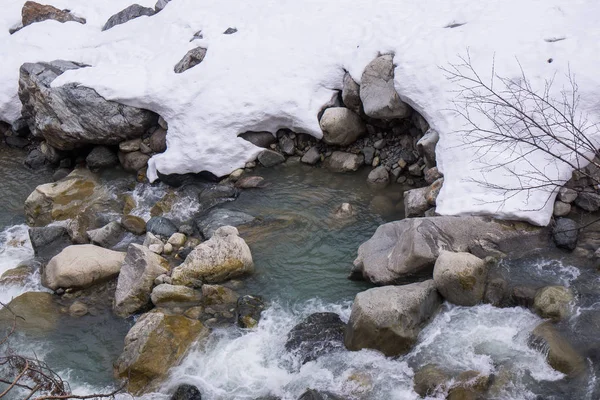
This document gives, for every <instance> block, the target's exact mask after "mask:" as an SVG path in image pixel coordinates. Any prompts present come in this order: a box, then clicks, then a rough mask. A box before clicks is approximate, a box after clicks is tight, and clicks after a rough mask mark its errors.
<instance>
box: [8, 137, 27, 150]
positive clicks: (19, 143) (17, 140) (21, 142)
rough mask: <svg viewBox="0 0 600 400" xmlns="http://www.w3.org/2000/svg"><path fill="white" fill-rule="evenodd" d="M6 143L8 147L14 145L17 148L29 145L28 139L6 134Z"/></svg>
mask: <svg viewBox="0 0 600 400" xmlns="http://www.w3.org/2000/svg"><path fill="white" fill-rule="evenodd" d="M6 144H7V145H8V146H9V147H16V148H18V149H22V148H25V147H27V146H29V140H27V139H25V138H22V137H18V136H8V137H6Z"/></svg>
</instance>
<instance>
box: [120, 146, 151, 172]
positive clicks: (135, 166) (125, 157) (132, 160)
mask: <svg viewBox="0 0 600 400" xmlns="http://www.w3.org/2000/svg"><path fill="white" fill-rule="evenodd" d="M149 159H150V156H149V155H148V154H144V153H142V152H141V151H132V152H131V153H123V152H122V151H119V162H120V163H121V165H122V166H123V169H124V170H125V171H131V172H137V171H139V170H140V169H142V168H144V167H146V165H148V160H149Z"/></svg>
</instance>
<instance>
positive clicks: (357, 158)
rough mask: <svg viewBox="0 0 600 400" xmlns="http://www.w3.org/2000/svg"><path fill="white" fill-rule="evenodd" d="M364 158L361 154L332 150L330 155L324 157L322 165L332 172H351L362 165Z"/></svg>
mask: <svg viewBox="0 0 600 400" xmlns="http://www.w3.org/2000/svg"><path fill="white" fill-rule="evenodd" d="M364 159H365V157H364V156H363V155H362V154H352V153H346V152H343V151H334V152H333V153H332V154H331V156H330V157H328V158H326V159H325V161H324V162H323V165H324V166H325V168H327V169H329V170H331V171H333V172H353V171H357V170H358V169H359V168H360V167H361V166H362V165H363V161H364Z"/></svg>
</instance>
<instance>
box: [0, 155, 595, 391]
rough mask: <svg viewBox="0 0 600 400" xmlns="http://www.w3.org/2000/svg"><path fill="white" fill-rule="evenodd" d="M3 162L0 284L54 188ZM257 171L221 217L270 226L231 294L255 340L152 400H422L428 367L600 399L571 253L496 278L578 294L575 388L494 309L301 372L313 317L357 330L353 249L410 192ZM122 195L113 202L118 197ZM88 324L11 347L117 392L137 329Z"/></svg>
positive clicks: (586, 306)
mask: <svg viewBox="0 0 600 400" xmlns="http://www.w3.org/2000/svg"><path fill="white" fill-rule="evenodd" d="M0 150H5V149H0ZM5 154H7V153H0V171H2V173H3V175H4V176H7V175H8V174H9V173H10V174H14V175H12V176H13V178H14V179H12V178H11V179H4V180H3V181H2V182H0V185H2V186H0V190H2V193H3V195H4V196H3V199H4V204H3V205H2V206H3V208H0V226H2V230H3V231H2V233H1V234H0V249H1V250H0V272H3V271H5V270H7V269H9V268H12V267H14V266H16V265H17V264H18V263H19V262H20V261H22V260H24V259H27V258H29V257H31V256H32V250H31V246H30V243H29V242H28V238H27V229H26V227H25V226H24V225H21V224H22V223H23V221H24V218H23V213H22V204H23V201H24V200H25V198H26V196H27V195H28V194H29V193H30V192H31V190H33V188H34V187H35V186H36V185H37V184H39V183H42V182H46V181H49V180H50V178H49V175H44V174H43V173H32V172H30V171H28V170H27V169H26V168H24V167H22V166H21V161H20V160H19V159H18V158H19V157H18V156H19V154H16V153H15V154H11V155H9V156H6V157H5ZM256 173H257V174H260V175H261V176H263V177H264V178H265V181H266V183H267V186H266V187H264V188H261V189H252V190H245V191H244V192H242V194H241V195H240V197H239V198H238V199H237V200H236V201H234V202H230V203H225V204H223V205H221V206H220V207H223V208H227V209H231V210H237V211H243V212H246V213H249V214H251V215H253V216H255V217H256V218H257V219H258V220H259V221H260V222H261V223H260V224H257V225H256V226H253V227H251V228H249V229H242V228H240V232H241V234H242V235H243V236H244V237H245V238H246V240H247V242H248V244H249V246H250V248H251V250H252V254H253V258H254V261H255V264H256V272H255V273H254V274H253V275H252V276H250V277H248V278H245V279H242V280H241V282H240V283H239V286H238V288H237V289H236V290H237V291H238V292H239V293H241V294H245V293H248V294H254V295H261V296H263V297H264V298H265V300H266V301H267V302H268V308H267V309H266V311H265V312H264V313H263V316H262V319H261V322H260V324H259V326H258V327H257V328H256V329H255V330H252V331H245V330H241V329H238V328H236V327H229V328H221V329H216V330H215V331H214V332H213V335H212V336H211V338H210V339H209V342H208V343H206V344H204V345H203V346H199V345H197V346H194V347H193V348H192V349H191V350H190V352H189V354H188V355H187V356H186V357H185V359H184V360H183V362H182V364H181V365H180V366H178V367H175V368H174V369H173V370H172V371H171V374H170V377H169V378H168V379H167V381H166V382H165V383H164V384H163V385H162V387H160V389H159V390H158V391H157V392H156V393H151V394H148V395H146V396H144V399H158V400H162V399H168V398H169V394H170V393H172V391H173V390H174V388H175V387H176V386H177V385H179V384H181V383H191V384H195V385H197V386H198V387H199V388H200V390H201V392H202V396H203V399H209V400H217V399H219V400H221V399H223V400H224V399H257V398H260V397H266V396H275V398H283V399H294V400H295V399H296V398H298V396H299V395H300V394H302V393H303V392H304V391H305V390H306V389H307V388H313V389H320V390H327V391H331V392H334V393H337V394H339V395H341V396H344V397H345V398H349V399H382V400H387V399H399V400H403V399H417V398H419V397H418V395H417V394H416V393H415V392H414V391H413V375H414V372H415V371H416V370H417V369H418V368H420V367H422V366H424V365H426V364H429V363H435V364H438V365H440V366H442V367H443V368H444V369H445V370H446V371H447V372H448V373H449V374H450V375H451V376H452V377H456V376H457V375H458V374H459V373H460V372H464V371H470V370H475V371H480V372H482V373H484V374H493V375H495V376H504V377H507V378H506V382H507V383H506V384H505V385H496V387H494V388H493V390H492V391H490V395H489V396H491V397H490V398H494V399H535V400H538V399H556V400H558V399H589V400H595V399H598V398H599V397H600V391H599V390H598V384H597V381H596V379H597V376H598V362H599V359H600V351H599V350H598V338H597V332H598V330H599V329H600V280H599V277H598V274H597V272H596V271H595V269H593V268H591V269H590V268H578V266H579V265H578V264H576V263H574V261H573V260H572V259H569V258H566V257H565V255H564V254H563V253H556V254H545V255H544V257H531V258H530V259H528V260H519V261H505V262H503V263H502V264H501V268H500V273H501V274H502V275H504V276H506V277H507V278H508V279H509V281H510V282H517V283H518V284H530V285H534V286H535V285H538V286H544V285H548V284H562V285H567V286H570V287H571V288H572V289H573V290H574V291H575V293H576V295H577V300H576V305H575V309H574V313H573V317H571V318H570V319H569V320H567V321H564V322H562V323H561V324H559V326H558V327H559V329H560V330H561V332H563V334H565V336H567V337H569V339H571V342H572V343H573V344H574V346H575V347H576V349H577V350H578V351H580V352H581V353H582V354H585V355H586V357H587V361H588V363H589V365H590V368H589V371H587V372H586V374H585V376H584V377H582V378H580V379H578V380H576V381H573V380H569V379H567V378H565V377H564V376H563V375H562V374H560V373H558V372H556V371H554V370H553V369H552V368H551V367H549V366H548V364H547V363H546V362H545V357H544V355H543V354H542V353H541V352H540V351H536V350H533V349H531V348H530V347H529V346H528V345H527V341H528V336H529V334H530V333H531V331H532V330H533V328H534V327H535V326H536V325H537V324H539V323H540V322H541V321H542V320H541V319H540V318H539V317H538V316H536V315H534V314H533V313H531V312H530V311H528V310H526V309H524V308H520V307H517V308H505V309H500V308H494V307H491V306H489V305H480V306H476V307H456V306H451V305H448V304H445V305H444V306H443V309H442V311H441V312H440V313H439V314H438V315H437V316H436V317H435V318H434V319H433V320H432V321H431V323H430V324H429V325H428V326H427V327H426V328H425V329H424V330H423V331H422V333H421V335H420V336H419V340H418V343H417V345H416V346H415V348H414V349H413V350H412V351H411V352H410V353H409V354H407V355H405V356H402V357H398V358H386V357H384V356H382V355H381V354H380V353H378V352H376V351H370V350H363V351H360V352H348V351H338V352H334V353H331V354H329V355H326V356H323V357H321V358H319V359H318V360H316V361H312V362H309V363H306V364H304V365H303V366H301V367H299V366H298V365H299V364H298V362H297V360H295V359H294V357H293V356H292V355H290V354H289V353H288V352H286V351H285V348H284V345H285V342H286V339H287V333H288V332H289V330H290V329H291V328H292V327H293V326H294V325H295V324H297V323H299V322H300V321H302V320H303V319H304V318H305V317H307V316H308V315H310V314H311V313H314V312H318V311H333V312H336V313H338V314H340V316H341V317H342V319H343V320H347V319H348V318H349V315H350V306H351V301H352V299H353V297H354V295H355V294H356V293H357V292H359V291H361V290H365V289H366V288H368V287H369V286H368V285H367V284H365V283H363V282H353V281H350V280H348V279H347V275H348V272H349V271H350V268H351V265H352V261H353V259H354V258H355V256H356V249H357V248H358V246H359V245H360V244H361V243H363V242H364V241H365V240H367V239H368V238H369V237H370V236H371V235H372V234H373V232H374V231H375V229H376V228H377V226H379V225H380V224H382V223H384V222H387V221H391V220H396V219H400V218H402V217H403V215H402V207H401V204H402V199H401V195H400V193H401V191H402V188H400V187H399V186H396V185H393V186H390V187H389V188H388V189H387V190H384V191H374V190H372V189H370V188H369V187H368V186H367V185H366V184H365V180H366V172H363V173H358V174H354V175H338V174H330V173H328V172H326V171H323V170H320V169H315V168H312V167H307V166H304V165H299V164H293V163H292V164H291V165H282V166H279V167H276V168H272V169H258V170H257V171H256ZM19 174H20V175H19ZM116 178H118V176H116V177H114V176H113V177H111V176H105V178H104V179H107V180H111V179H116ZM109 186H110V184H109ZM114 187H115V189H114V190H115V191H118V190H122V188H123V185H115V186H114ZM117 188H119V189H117ZM168 192H169V189H168V188H167V187H166V186H164V185H154V186H150V185H140V184H138V185H137V187H136V188H135V189H134V190H133V191H132V192H131V194H132V195H133V197H134V198H135V199H136V200H137V202H138V207H137V208H136V209H135V210H134V213H136V214H138V215H142V216H144V217H146V218H147V217H149V209H150V207H151V206H152V205H153V204H154V203H155V202H157V201H159V200H160V199H161V198H163V197H164V196H165V195H166V194H167V193H168ZM185 193H186V192H185V190H181V191H179V197H178V198H177V199H176V200H175V203H174V205H173V207H172V211H170V212H169V213H168V214H167V216H168V217H171V218H173V219H175V220H178V221H180V222H186V221H188V220H190V219H191V218H192V217H193V216H194V214H195V213H196V212H197V211H198V204H197V201H196V198H195V193H194V192H193V191H192V192H191V194H189V195H188V196H186V195H185ZM343 202H348V203H350V204H352V205H353V207H354V215H353V216H352V217H351V218H346V219H338V218H335V217H334V216H333V214H334V211H335V209H336V208H337V207H338V206H339V205H340V204H341V203H343ZM129 239H131V238H129ZM129 239H128V240H129ZM36 279H39V277H35V276H34V277H33V278H32V280H31V281H30V282H29V283H28V284H27V285H26V287H22V286H20V287H12V288H10V289H5V288H2V292H1V293H0V301H3V302H6V301H9V300H10V298H12V297H13V296H16V295H18V294H20V293H22V292H24V291H28V290H43V288H41V287H40V286H39V283H38V281H36ZM93 314H94V315H87V316H84V317H82V318H80V319H73V318H70V317H68V316H66V315H63V316H60V317H58V318H59V321H60V322H59V323H58V324H57V327H56V329H54V330H52V331H49V332H46V333H44V334H43V335H41V336H39V335H38V336H36V337H27V338H23V337H18V338H16V343H15V345H14V347H15V348H16V349H17V350H21V351H30V352H31V351H35V352H36V354H38V356H40V357H42V358H43V359H45V360H47V361H48V362H50V363H51V364H52V366H53V367H54V368H55V369H57V371H59V372H60V373H61V374H63V375H64V376H65V377H66V378H68V379H69V381H70V382H71V386H72V388H73V389H74V390H75V391H77V392H78V393H80V394H86V393H93V392H98V391H102V390H104V391H106V390H109V389H110V388H112V387H114V386H115V385H116V383H115V382H114V381H112V378H111V376H112V368H111V364H112V362H113V361H114V360H115V359H116V357H118V355H119V353H120V352H121V350H122V346H123V338H124V336H125V334H126V332H127V330H128V329H129V327H130V326H131V324H132V323H133V321H132V320H120V319H117V318H115V317H113V316H112V313H111V312H110V309H109V306H107V307H105V308H99V309H98V310H95V312H94V313H93ZM121 397H122V398H123V399H126V398H130V397H129V396H121ZM440 398H443V395H442V396H441V397H440Z"/></svg>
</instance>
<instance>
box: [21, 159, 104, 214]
mask: <svg viewBox="0 0 600 400" xmlns="http://www.w3.org/2000/svg"><path fill="white" fill-rule="evenodd" d="M108 202H110V194H109V193H108V192H107V191H106V190H104V188H103V187H101V186H100V185H99V183H98V181H97V180H96V177H95V176H94V175H93V174H92V173H91V172H89V171H87V170H84V169H76V170H74V171H73V172H71V173H70V174H69V175H68V176H67V177H66V178H65V179H63V180H61V181H59V182H54V183H46V184H43V185H39V186H38V187H36V188H35V190H34V191H33V192H32V193H31V194H30V195H29V197H27V200H25V216H26V218H27V224H28V225H30V226H46V225H48V224H50V223H51V222H53V221H63V220H66V219H71V218H76V217H77V216H79V215H88V214H89V215H93V214H95V213H96V211H97V210H98V208H99V207H101V206H103V205H104V204H106V203H108Z"/></svg>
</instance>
